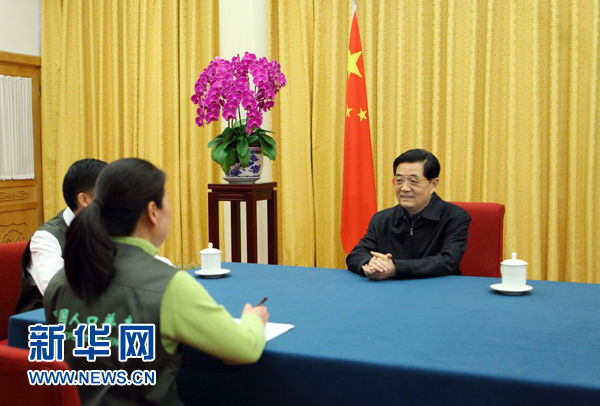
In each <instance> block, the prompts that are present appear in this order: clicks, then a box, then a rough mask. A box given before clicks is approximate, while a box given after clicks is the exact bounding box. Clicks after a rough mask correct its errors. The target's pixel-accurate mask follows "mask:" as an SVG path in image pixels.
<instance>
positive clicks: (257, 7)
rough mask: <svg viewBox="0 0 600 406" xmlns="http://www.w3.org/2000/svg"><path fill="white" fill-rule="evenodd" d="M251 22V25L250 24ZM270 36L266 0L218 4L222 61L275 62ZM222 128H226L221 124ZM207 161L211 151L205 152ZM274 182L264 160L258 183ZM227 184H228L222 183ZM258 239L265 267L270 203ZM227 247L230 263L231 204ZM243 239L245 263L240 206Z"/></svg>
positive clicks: (260, 213) (261, 215)
mask: <svg viewBox="0 0 600 406" xmlns="http://www.w3.org/2000/svg"><path fill="white" fill-rule="evenodd" d="M249 21H250V22H251V23H249ZM268 45H269V44H268V36H267V0H219V46H220V49H219V53H220V55H219V56H221V57H222V58H225V59H230V58H231V57H233V56H234V55H236V54H240V56H242V55H243V54H244V52H245V51H248V52H252V53H254V54H256V56H257V57H259V58H260V57H263V56H265V57H267V58H268V59H272V58H273V57H272V55H269V52H268V48H269V47H268ZM221 122H222V125H223V127H224V126H225V125H226V124H225V122H224V121H223V120H221ZM262 128H266V129H270V119H269V113H266V114H265V115H264V116H263V124H262ZM206 154H207V155H206V156H207V157H208V156H209V155H208V154H209V151H208V150H207V151H206ZM270 181H272V168H271V161H270V160H269V158H267V157H263V172H262V175H261V178H260V180H259V182H270ZM222 183H225V182H222ZM257 207H258V209H257V224H256V226H257V236H258V238H257V239H258V263H261V264H266V263H267V261H268V251H267V238H268V234H267V202H266V200H262V201H260V202H258V204H257ZM224 208H225V210H224V219H225V224H224V228H225V233H224V235H225V247H221V251H223V259H224V260H226V261H231V240H230V238H231V233H230V231H229V230H230V227H231V212H230V204H229V203H224ZM240 219H241V223H242V224H241V228H240V232H241V235H242V244H241V245H242V249H241V254H242V261H243V262H245V261H246V258H247V252H246V251H247V250H246V234H247V231H246V204H245V203H243V202H242V204H241V205H240Z"/></svg>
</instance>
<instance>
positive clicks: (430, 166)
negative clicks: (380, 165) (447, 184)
mask: <svg viewBox="0 0 600 406" xmlns="http://www.w3.org/2000/svg"><path fill="white" fill-rule="evenodd" d="M403 162H423V175H424V176H425V177H426V178H427V179H429V180H431V179H435V178H437V177H438V176H439V175H440V163H439V161H438V160H437V158H436V157H435V155H433V154H432V153H431V152H429V151H427V150H424V149H410V150H408V151H406V152H404V153H402V154H401V155H399V156H398V157H397V158H396V159H394V175H395V174H396V168H398V165H400V164H401V163H403Z"/></svg>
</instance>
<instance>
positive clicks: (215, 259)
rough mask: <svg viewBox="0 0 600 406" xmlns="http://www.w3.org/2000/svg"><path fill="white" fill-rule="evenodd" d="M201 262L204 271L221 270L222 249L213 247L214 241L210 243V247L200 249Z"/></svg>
mask: <svg viewBox="0 0 600 406" xmlns="http://www.w3.org/2000/svg"><path fill="white" fill-rule="evenodd" d="M200 264H201V266H202V272H218V271H220V270H221V251H220V250H218V249H217V248H213V245H212V242H209V243H208V248H205V249H203V250H202V251H200Z"/></svg>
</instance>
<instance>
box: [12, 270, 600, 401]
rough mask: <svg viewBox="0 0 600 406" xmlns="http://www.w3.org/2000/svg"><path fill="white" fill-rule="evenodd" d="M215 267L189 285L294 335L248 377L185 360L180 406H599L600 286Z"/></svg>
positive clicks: (268, 352) (270, 347)
mask: <svg viewBox="0 0 600 406" xmlns="http://www.w3.org/2000/svg"><path fill="white" fill-rule="evenodd" d="M223 266H224V267H225V268H229V269H231V274H230V276H229V277H226V278H222V279H213V280H210V279H202V280H200V282H201V283H202V284H203V285H204V286H205V287H206V289H207V290H208V291H209V292H210V293H211V294H212V295H213V297H214V298H215V300H217V302H219V303H222V304H224V305H225V306H226V307H227V309H228V310H229V311H230V312H231V313H232V315H233V316H235V317H237V316H239V313H240V311H241V309H242V306H243V304H244V303H246V302H249V303H256V302H257V301H258V300H260V299H261V298H262V297H263V296H268V297H269V300H268V302H267V303H266V304H267V306H268V307H269V312H270V314H271V321H274V322H285V323H292V324H295V326H296V327H295V328H294V329H293V330H291V331H290V332H288V333H285V334H284V335H282V336H280V337H278V338H276V339H274V340H273V341H270V342H269V343H268V344H267V347H266V349H265V353H264V354H263V356H262V358H261V359H260V360H259V362H258V363H256V364H254V365H249V366H241V367H240V366H238V367H232V366H226V365H223V364H222V363H221V362H219V361H216V360H214V359H212V358H210V357H209V356H206V355H204V354H202V353H201V352H199V351H197V350H194V349H192V348H187V349H186V351H187V354H186V357H185V362H184V367H183V369H182V371H181V372H180V374H179V377H178V385H179V391H180V396H181V398H182V400H184V401H185V402H186V403H188V404H196V403H198V402H200V401H202V402H205V404H257V403H261V402H262V403H264V404H313V405H314V404H324V405H325V404H327V405H331V404H344V405H351V404H356V405H359V404H411V405H412V404H569V405H572V404H600V316H599V314H600V311H599V310H600V285H595V284H579V283H565V282H548V281H529V282H528V283H529V284H530V285H531V286H533V287H534V290H533V291H532V292H531V293H530V294H528V295H524V296H503V295H499V294H497V293H495V292H493V291H492V290H490V288H489V285H490V284H492V283H497V282H499V280H498V279H490V278H477V277H465V276H448V277H439V278H430V279H421V280H390V281H380V282H373V281H370V280H368V279H366V278H362V277H360V276H358V275H355V274H352V273H350V272H348V271H345V270H335V269H315V268H300V267H285V266H272V265H271V266H269V265H256V264H232V263H227V264H224V265H223ZM182 311H184V310H183V309H182ZM15 317H17V316H15ZM12 324H13V320H12V319H11V330H10V331H9V340H10V339H11V335H12V334H14V333H13V330H12Z"/></svg>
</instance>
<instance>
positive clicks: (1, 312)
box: [0, 241, 27, 340]
mask: <svg viewBox="0 0 600 406" xmlns="http://www.w3.org/2000/svg"><path fill="white" fill-rule="evenodd" d="M26 246H27V242H24V241H21V242H10V243H6V244H0V340H4V339H5V338H6V337H7V335H8V318H9V317H10V316H12V315H13V314H14V313H15V306H16V305H17V300H19V292H20V291H21V274H22V270H21V256H22V255H23V251H25V247H26Z"/></svg>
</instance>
